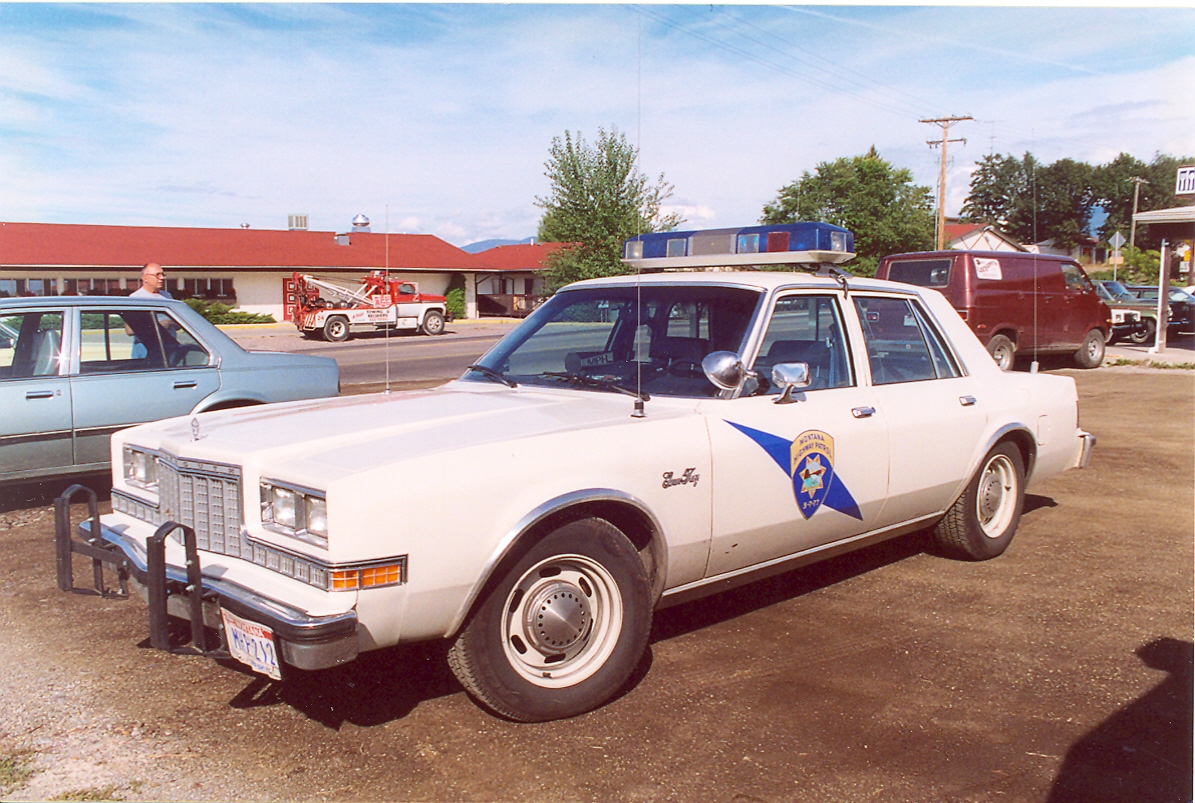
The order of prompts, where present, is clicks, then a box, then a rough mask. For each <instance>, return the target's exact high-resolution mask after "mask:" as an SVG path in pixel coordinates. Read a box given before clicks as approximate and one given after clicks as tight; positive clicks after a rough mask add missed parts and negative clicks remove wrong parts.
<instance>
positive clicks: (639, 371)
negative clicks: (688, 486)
mask: <svg viewBox="0 0 1195 803" xmlns="http://www.w3.org/2000/svg"><path fill="white" fill-rule="evenodd" d="M638 45H639V47H638V53H637V59H636V70H637V71H636V76H635V171H636V172H638V171H639V169H640V168H641V166H642V159H643V14H642V13H641V12H640V13H639V43H638ZM639 203H640V199H638V198H636V200H635V236H636V237H638V236H639V235H641V234H643V214H642V212H641V211H640V209H639ZM642 276H643V268H642V267H641V266H639V265H636V266H635V338H634V344H635V346H634V348H635V408H634V410H633V411H632V412H631V417H632V418H643V417H644V416H645V415H646V413H645V412H644V411H643V360H641V359H640V355H639V331H640V329H641V327H642V326H643V286H642ZM648 348H649V349H650V348H651V347H650V345H649V346H648Z"/></svg>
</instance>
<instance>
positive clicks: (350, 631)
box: [59, 519, 359, 670]
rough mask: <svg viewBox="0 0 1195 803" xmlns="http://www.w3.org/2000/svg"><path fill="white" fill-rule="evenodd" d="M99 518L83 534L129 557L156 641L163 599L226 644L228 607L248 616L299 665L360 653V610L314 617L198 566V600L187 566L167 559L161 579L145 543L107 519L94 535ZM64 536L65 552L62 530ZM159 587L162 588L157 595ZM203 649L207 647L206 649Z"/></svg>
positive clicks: (321, 665)
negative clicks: (267, 630)
mask: <svg viewBox="0 0 1195 803" xmlns="http://www.w3.org/2000/svg"><path fill="white" fill-rule="evenodd" d="M93 521H95V519H89V520H84V521H82V522H80V523H79V525H78V527H77V533H78V535H79V537H80V538H82V539H83V540H84V541H85V542H87V543H88V544H90V545H93V546H98V547H102V548H104V549H107V550H109V551H112V552H114V553H118V554H119V555H120V556H123V564H124V567H125V568H126V569H127V575H128V580H129V581H130V583H131V584H132V585H133V587H134V589H135V590H136V591H137V592H138V594H139V595H140V596H141V597H142V598H144V599H146V601H147V602H149V603H150V607H151V611H150V619H151V641H152V640H153V636H154V632H153V631H154V617H155V611H154V610H153V608H154V607H155V601H154V600H155V599H160V600H162V602H161V603H159V604H161V605H163V606H164V608H165V611H164V613H169V614H170V615H172V616H177V617H180V618H183V619H189V620H191V621H192V623H193V631H194V630H195V626H196V623H197V621H198V620H200V619H201V620H202V624H203V626H205V627H210V628H213V629H215V630H216V631H218V632H219V633H220V634H221V640H222V641H224V642H225V643H226V642H227V640H226V638H225V636H224V633H223V622H222V619H221V616H220V610H221V609H222V608H223V609H226V610H228V611H230V612H231V613H234V614H236V615H237V616H239V617H241V618H243V619H248V620H250V621H252V622H256V623H258V624H261V625H264V626H266V627H268V628H270V629H271V630H272V631H273V632H274V635H275V638H276V639H277V642H278V646H279V652H280V654H281V658H282V660H283V662H285V663H286V664H289V665H290V666H293V667H296V668H298V669H308V670H310V669H325V668H327V667H331V666H336V665H338V664H343V663H346V662H348V661H351V660H353V659H354V658H356V657H357V654H358V652H359V647H358V640H357V613H356V611H346V612H344V613H340V614H335V615H330V616H313V615H311V614H308V613H306V612H305V611H301V610H299V609H297V608H295V607H293V606H291V605H288V604H286V603H284V602H280V601H278V600H276V599H271V598H270V597H267V596H264V595H262V594H260V593H258V592H256V591H253V590H251V589H248V588H245V587H244V586H241V585H238V584H236V583H233V582H230V581H228V580H223V579H220V578H218V577H211V576H206V575H203V574H202V570H201V567H199V566H198V565H196V567H195V568H194V569H193V570H192V571H194V572H195V573H196V574H198V576H199V578H200V582H199V587H200V590H199V595H198V604H196V602H197V600H196V597H195V584H194V583H193V582H191V580H189V579H188V569H187V567H184V566H175V565H170V564H165V563H164V562H163V563H162V569H161V573H162V575H163V576H162V577H158V578H155V577H154V574H155V570H154V569H151V564H153V563H154V562H153V561H151V560H150V558H149V555H148V554H147V551H146V548H145V547H144V546H143V545H142V544H140V543H139V542H138V541H136V540H134V539H132V538H129V537H128V536H126V535H123V534H121V533H119V532H116V531H115V530H112V529H110V528H108V527H106V526H104V525H103V524H102V523H100V525H99V530H100V532H99V538H95V537H93V534H92V522H93ZM59 540H60V547H59V555H60V556H61V555H62V554H63V550H62V547H61V534H59ZM68 555H69V551H68ZM68 560H69V558H68ZM197 563H198V556H197V555H196V564H197ZM68 574H69V571H68ZM61 577H62V573H61V571H60V578H61ZM155 586H156V587H157V588H159V589H160V591H158V592H157V593H155ZM155 646H159V645H156V644H155ZM197 646H199V645H197ZM200 649H201V651H205V650H203V649H202V647H201V648H200Z"/></svg>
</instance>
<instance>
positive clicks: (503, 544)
mask: <svg viewBox="0 0 1195 803" xmlns="http://www.w3.org/2000/svg"><path fill="white" fill-rule="evenodd" d="M584 502H620V503H624V504H629V505H631V506H632V507H634V508H636V509H637V510H639V512H640V513H642V514H643V515H644V516H646V517H647V520H648V522H649V523H650V525H651V529H652V532H653V534H654V535H655V536H657V537H653V538H652V543H653V545H654V547H653V549H655V550H656V555H655V558H656V569H657V571H658V572H659V574H660V577H664V576H665V573H666V572H667V570H668V553H667V549H668V545H667V543H665V541H664V538H663V537H662V536H663V533H664V528H663V527H661V526H660V521H659V519H657V518H656V517H655V515H654V514H653V513H652V512H651V510H649V509H648V507H647V505H646V504H644V503H643V502H642V501H641V500H640V499H638V498H637V497H634V496H632V495H631V494H629V493H626V492H625V491H616V490H614V489H613V488H586V489H584V490H580V491H572V492H570V493H566V494H564V495H562V496H558V497H556V498H555V499H549V500H548V501H547V502H544V503H543V504H542V505H540V506H539V507H537V508H535V509H534V510H532V511H531V512H530V513H528V514H527V515H525V516H523V518H521V519H519V521H518V522H516V523H515V525H514V526H513V527H511V528H510V530H508V531H507V533H506V535H504V536H503V537H502V540H500V541H499V542H498V546H497V548H496V549H495V550H494V552H493V554H492V555H491V556H490V559H489V560H488V561H487V562H486V564H485V566H484V567H483V568H482V570H481V575H480V578H479V579H478V581H477V582H476V583H475V584H474V585H473V588H472V589H471V590H470V591H469V594H468V595H467V596H466V597H465V599H464V602H463V603H462V605H461V607H460V609H459V610H458V611H457V613H456V616H454V617H453V619H452V624H451V626H449V628H448V632H449V633H455V632H456V631H457V630H458V629H460V627H461V625H462V624H464V622H465V617H466V616H468V615H469V611H470V610H471V609H472V608H473V603H474V602H476V601H477V597H478V595H480V594H481V589H482V588H484V587H485V584H486V583H488V582H489V580H490V576H491V575H492V574H493V573H494V570H495V569H496V568H497V567H498V564H499V563H501V562H502V561H503V560H504V559H505V558H506V556H507V555H508V554H509V553H510V550H511V549H513V548H514V545H515V544H516V543H518V541H519V539H520V537H522V535H523V534H524V533H526V532H527V531H528V530H530V529H531V528H532V527H534V526H535V525H536V524H538V523H540V522H541V521H543V520H544V519H546V518H547V517H548V516H551V515H552V514H553V513H558V512H560V511H561V510H565V509H566V508H570V507H573V506H575V505H578V504H581V503H584ZM404 574H405V570H404Z"/></svg>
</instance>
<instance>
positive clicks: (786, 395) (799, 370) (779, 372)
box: [772, 362, 811, 404]
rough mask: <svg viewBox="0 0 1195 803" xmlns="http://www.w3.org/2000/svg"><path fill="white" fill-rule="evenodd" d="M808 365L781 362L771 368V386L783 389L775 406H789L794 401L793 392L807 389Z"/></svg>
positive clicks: (809, 380) (808, 378) (808, 380)
mask: <svg viewBox="0 0 1195 803" xmlns="http://www.w3.org/2000/svg"><path fill="white" fill-rule="evenodd" d="M810 382H811V379H810V376H809V364H808V363H804V362H782V363H780V364H778V365H773V366H772V384H773V385H775V386H776V387H778V388H783V389H784V392H783V393H781V394H780V398H778V399H776V404H791V403H793V402H795V401H796V399H794V398H793V391H794V390H800V389H802V388H807V387H809V383H810Z"/></svg>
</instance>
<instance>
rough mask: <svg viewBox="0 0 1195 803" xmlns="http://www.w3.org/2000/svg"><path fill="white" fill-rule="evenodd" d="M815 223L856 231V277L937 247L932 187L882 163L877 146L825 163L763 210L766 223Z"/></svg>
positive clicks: (804, 173)
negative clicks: (894, 257)
mask: <svg viewBox="0 0 1195 803" xmlns="http://www.w3.org/2000/svg"><path fill="white" fill-rule="evenodd" d="M798 221H814V222H818V223H832V224H834V225H836V226H842V227H843V228H845V229H849V230H850V231H852V232H854V235H855V254H856V257H855V260H854V261H853V262H851V263H850V264H849V265H848V267H849V268H850V270H851V272H852V273H856V274H859V275H864V276H873V275H875V269H876V265H877V264H878V263H879V261H880V258H881V257H884V256H886V255H888V254H895V253H900V252H902V251H920V250H925V249H928V248H932V247H933V243H934V207H933V200H932V194H931V191H930V188H929V187H922V186H917V185H914V184H913V174H912V173H911V172H910V171H908V170H906V169H904V168H895V167H893V166H892V165H891V164H889V163H888V162H886V161H884V160H883V159H881V158H880V155H879V153H877V152H876V149H875V146H874V145H873V146H872V147H871V149H870V150H869V151H868V152H867V153H866V154H864V155H863V156H855V157H852V158H846V157H843V158H840V159H837V160H835V161H833V162H822V163H821V164H819V165H818V166H817V167H816V168H815V169H814V172H813V173H812V174H810V173H809V172H808V171H805V172H803V173H802V174H801V177H800V178H799V179H797V180H796V181H793V182H791V183H789V184H787V185H785V186H784V187H782V188H781V189H780V193H779V195H778V196H777V197H776V200H774V201H772V202H771V203H769V204H766V205H765V206H764V208H763V216H762V217H761V218H760V222H761V223H765V224H777V223H796V222H798Z"/></svg>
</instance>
